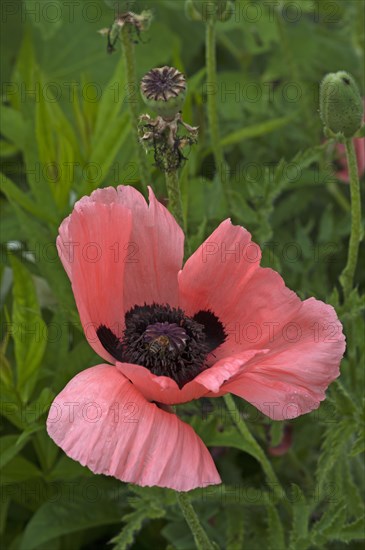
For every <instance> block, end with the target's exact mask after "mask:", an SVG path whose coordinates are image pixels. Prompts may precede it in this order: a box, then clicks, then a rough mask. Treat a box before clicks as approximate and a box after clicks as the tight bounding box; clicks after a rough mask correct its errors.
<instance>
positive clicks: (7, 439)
mask: <svg viewBox="0 0 365 550" xmlns="http://www.w3.org/2000/svg"><path fill="white" fill-rule="evenodd" d="M28 440H29V436H28V437H25V438H23V440H22V441H21V442H19V435H4V436H2V437H0V450H1V455H0V468H3V467H4V466H5V465H6V464H7V463H8V462H10V460H12V459H13V458H14V457H15V456H16V455H17V454H18V453H20V451H21V450H22V448H23V447H24V445H25V444H26V443H27V442H28Z"/></svg>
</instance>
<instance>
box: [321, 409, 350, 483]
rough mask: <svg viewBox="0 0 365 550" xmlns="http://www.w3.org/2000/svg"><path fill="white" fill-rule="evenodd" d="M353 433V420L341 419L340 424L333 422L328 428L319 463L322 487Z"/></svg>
mask: <svg viewBox="0 0 365 550" xmlns="http://www.w3.org/2000/svg"><path fill="white" fill-rule="evenodd" d="M352 433H353V425H352V422H349V421H348V420H346V419H345V420H342V421H340V422H339V423H338V424H335V425H333V424H331V426H330V427H328V428H327V430H326V434H325V438H324V440H323V443H322V448H321V454H320V456H319V460H318V465H317V480H318V484H319V486H320V487H322V486H323V483H324V482H325V480H326V479H327V477H328V476H329V474H330V473H331V471H332V469H333V467H334V465H335V464H336V462H337V460H339V459H340V456H341V454H342V451H343V449H344V447H345V445H346V444H347V441H348V438H349V437H350V436H351V435H352Z"/></svg>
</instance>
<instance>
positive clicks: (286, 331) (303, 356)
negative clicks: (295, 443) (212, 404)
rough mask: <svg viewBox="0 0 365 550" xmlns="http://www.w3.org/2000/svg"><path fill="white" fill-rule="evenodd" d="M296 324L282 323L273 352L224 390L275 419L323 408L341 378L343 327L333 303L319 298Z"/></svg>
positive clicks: (253, 363)
mask: <svg viewBox="0 0 365 550" xmlns="http://www.w3.org/2000/svg"><path fill="white" fill-rule="evenodd" d="M290 323H291V324H290V326H289V325H288V324H287V325H281V326H279V327H276V329H277V330H276V334H275V333H274V335H273V341H272V343H271V349H270V352H269V353H267V354H266V355H264V356H255V357H254V358H253V359H252V360H250V361H249V362H248V363H246V365H245V367H244V368H243V369H242V370H241V371H240V372H239V373H238V375H237V376H235V377H233V378H231V379H230V380H229V381H228V382H227V383H226V384H224V386H223V387H222V388H221V394H222V393H225V392H230V393H233V394H235V395H238V396H240V397H242V398H243V399H245V400H246V401H248V402H249V403H251V404H252V405H254V406H255V407H257V408H258V409H259V410H260V411H262V412H263V413H264V414H266V415H267V416H270V418H272V419H274V420H285V419H288V418H295V417H297V416H299V415H301V414H304V413H307V412H310V411H311V410H313V409H316V408H318V406H319V404H320V401H322V400H323V399H325V397H326V396H325V391H326V389H327V388H328V386H329V384H330V383H331V382H332V381H333V380H335V378H337V377H338V376H339V365H340V362H341V359H342V356H343V353H344V350H345V337H344V335H343V333H342V325H341V323H340V321H339V320H338V318H337V315H336V312H335V310H334V309H333V307H332V306H329V305H327V304H324V303H323V302H320V301H318V300H315V299H314V298H309V299H308V300H305V301H304V302H303V303H302V307H301V309H300V311H299V312H298V314H297V315H296V317H295V318H293V319H292V320H291V322H290Z"/></svg>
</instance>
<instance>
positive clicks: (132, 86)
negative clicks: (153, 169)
mask: <svg viewBox="0 0 365 550" xmlns="http://www.w3.org/2000/svg"><path fill="white" fill-rule="evenodd" d="M121 37H122V43H123V56H124V64H125V70H126V76H127V89H128V90H130V91H132V94H131V95H130V97H129V101H128V105H129V114H130V121H131V131H132V137H133V141H134V143H135V147H136V153H137V159H138V164H139V171H140V177H141V183H142V186H143V189H144V191H147V186H148V185H150V183H151V182H150V172H149V168H148V163H147V158H146V154H145V152H144V150H143V148H142V147H141V145H140V143H139V136H138V122H139V111H138V99H137V97H138V95H137V90H138V86H137V75H136V62H135V56H134V44H133V40H132V39H131V37H130V27H129V25H123V27H122V30H121Z"/></svg>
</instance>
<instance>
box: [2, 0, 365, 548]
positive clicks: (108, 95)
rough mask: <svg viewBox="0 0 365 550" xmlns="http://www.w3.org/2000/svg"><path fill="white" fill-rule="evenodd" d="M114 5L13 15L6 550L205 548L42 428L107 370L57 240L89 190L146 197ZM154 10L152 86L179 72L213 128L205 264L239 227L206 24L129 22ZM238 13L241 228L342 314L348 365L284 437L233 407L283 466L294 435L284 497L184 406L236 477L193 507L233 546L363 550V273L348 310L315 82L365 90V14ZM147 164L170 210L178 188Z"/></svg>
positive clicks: (226, 56) (203, 144) (288, 8)
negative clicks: (56, 406) (110, 40)
mask: <svg viewBox="0 0 365 550" xmlns="http://www.w3.org/2000/svg"><path fill="white" fill-rule="evenodd" d="M47 4H48V7H47V8H46V6H47ZM50 4H52V6H50ZM110 4H112V2H102V1H101V0H100V1H99V0H93V1H91V2H88V1H85V2H77V1H74V2H63V1H62V0H54V1H53V2H47V1H44V2H34V1H32V0H27V1H23V2H21V1H20V0H19V1H16V0H14V1H12V2H9V1H8V2H7V1H4V2H2V3H1V9H2V26H3V29H2V39H1V40H2V52H3V53H2V64H1V71H2V75H1V78H2V107H1V115H2V152H1V164H2V174H3V175H2V178H1V185H2V187H1V190H2V199H1V201H2V218H1V246H2V255H1V273H2V284H1V309H2V319H3V320H2V325H1V330H2V335H1V341H2V344H1V371H0V373H1V385H2V397H1V400H2V401H1V418H2V432H1V436H0V443H1V448H2V454H1V462H0V467H1V482H2V496H1V505H2V506H1V522H0V528H1V533H2V537H3V544H4V546H3V547H4V548H7V549H9V550H18V549H19V550H33V549H39V550H43V549H49V548H52V549H54V550H58V549H59V550H63V549H67V550H78V549H85V550H86V549H88V550H91V549H94V548H107V547H110V546H109V545H108V541H110V540H111V539H113V538H114V542H113V543H112V544H114V546H115V548H119V549H122V548H127V547H131V548H133V549H137V548H138V549H139V548H140V549H143V548H146V549H147V548H151V547H152V548H170V549H172V548H174V549H179V550H183V549H186V550H188V549H190V548H194V542H193V539H192V536H191V534H190V532H189V529H188V527H187V525H186V523H185V521H184V519H183V518H182V516H181V512H180V511H179V509H178V508H177V506H176V501H175V495H174V494H173V492H172V491H168V490H162V489H143V490H142V489H140V488H138V487H135V486H127V485H126V484H123V483H120V482H118V481H117V480H114V479H113V478H106V477H104V476H95V475H93V474H91V473H90V472H89V470H87V469H86V468H83V467H81V466H80V465H79V464H78V463H76V462H74V461H72V460H70V459H68V458H67V457H66V456H65V454H64V453H63V452H61V451H60V450H59V449H58V448H57V447H56V446H55V445H54V443H53V442H52V441H51V440H50V438H49V437H48V436H47V434H46V431H45V419H46V416H47V408H48V407H49V404H50V403H51V401H52V399H53V398H54V396H55V395H56V394H57V393H58V392H59V391H60V390H61V389H62V388H63V387H64V386H65V384H66V383H67V382H68V381H69V380H70V379H71V378H72V377H73V376H74V375H75V374H76V373H77V372H79V371H80V370H83V369H85V368H87V367H89V366H92V365H95V364H97V363H98V362H99V359H98V357H97V356H95V354H94V352H93V350H92V349H91V348H90V347H89V345H88V344H87V342H86V340H85V338H84V336H83V334H82V332H81V330H80V323H79V319H78V315H77V311H76V308H75V304H74V300H73V296H72V292H71V288H70V285H69V282H68V280H67V278H66V275H65V273H64V271H63V268H62V266H61V264H60V262H59V260H58V258H57V255H56V252H55V247H54V243H55V238H56V235H57V228H58V226H59V224H60V222H61V220H62V219H63V218H64V217H65V216H66V215H68V214H69V212H70V210H71V208H72V204H73V203H74V201H75V200H76V199H77V198H79V197H80V196H82V195H84V194H85V193H89V192H90V191H92V189H94V188H96V187H100V186H104V185H117V184H120V183H129V184H132V185H135V186H136V187H139V176H138V164H137V162H136V158H135V156H134V147H133V142H132V140H131V139H130V126H129V118H128V112H127V107H128V101H140V99H139V92H138V83H136V86H135V87H133V89H131V88H128V87H126V84H125V73H124V69H123V63H122V57H121V47H120V45H118V46H117V52H116V53H114V54H113V55H107V54H106V39H105V37H101V36H100V35H98V34H97V31H98V30H99V29H101V28H103V27H109V26H110V25H111V23H112V21H113V19H114V12H113V10H112V9H111V7H110ZM146 7H148V8H151V9H152V10H153V12H154V21H153V23H152V26H151V28H150V30H149V31H148V32H147V33H146V34H145V35H144V36H143V38H142V40H138V39H137V38H136V39H137V42H138V43H137V44H136V48H135V50H136V56H137V72H138V78H140V77H142V76H143V75H144V74H145V72H146V71H147V70H149V69H150V68H153V67H157V66H162V65H165V64H170V65H173V66H175V67H177V68H178V69H180V70H182V71H183V72H184V73H185V74H186V75H187V77H188V83H189V94H188V99H187V101H186V104H185V107H184V112H183V116H184V120H186V121H187V122H188V123H190V124H193V125H196V126H199V128H200V137H199V143H198V145H197V146H196V147H195V148H192V149H191V151H190V152H189V155H188V156H189V159H188V161H187V162H186V163H185V165H184V167H183V169H182V171H181V185H182V193H183V203H184V213H185V216H186V220H187V227H188V238H189V241H190V245H191V248H192V249H195V248H196V247H197V246H198V245H199V244H200V243H201V242H202V240H203V239H204V238H205V237H206V236H207V235H209V233H210V232H211V230H212V229H214V228H215V227H216V226H217V224H218V223H219V222H220V221H221V220H222V219H224V218H225V217H227V215H228V214H227V207H226V204H225V201H224V197H223V193H222V182H220V181H219V179H218V178H217V177H216V176H215V174H214V161H213V157H212V151H211V144H210V141H209V131H208V128H207V117H206V94H207V93H209V87H207V85H206V84H205V69H204V26H203V24H202V23H198V22H191V21H189V20H187V18H186V17H185V13H184V2H182V1H180V0H179V1H171V0H170V1H163V0H160V1H155V2H139V3H138V2H137V3H135V5H134V7H133V9H134V11H136V12H138V11H140V10H141V9H144V8H146ZM236 14H238V16H237V15H236V16H235V17H234V18H233V19H232V20H231V21H229V22H226V23H219V24H218V25H217V33H218V41H217V58H218V76H219V85H218V90H217V94H218V95H217V99H218V109H219V117H220V125H221V134H222V143H223V145H224V152H225V155H226V158H227V160H228V162H229V167H230V172H229V173H228V174H227V177H229V178H230V179H231V184H232V186H233V189H234V198H235V200H234V204H235V210H234V212H232V213H231V216H232V218H233V221H234V222H235V223H239V224H242V225H244V226H245V227H246V228H247V229H248V230H249V231H250V232H251V233H252V234H253V238H254V239H255V240H256V241H257V242H259V243H260V245H261V246H262V248H263V251H264V263H265V265H270V266H271V267H274V268H275V269H277V270H278V271H279V272H280V273H281V274H282V275H283V277H284V279H285V281H286V283H287V285H288V286H289V287H290V288H292V289H294V290H295V291H296V292H298V294H299V295H300V296H301V297H302V298H306V297H309V296H315V297H317V298H319V299H322V300H325V301H327V302H329V303H332V304H333V305H334V306H335V307H336V309H337V311H338V313H339V315H340V317H341V320H342V322H343V323H344V327H345V332H346V335H347V340H348V349H347V353H346V357H345V359H344V360H343V363H342V375H341V378H340V379H339V381H337V382H336V383H334V384H332V386H331V388H330V390H329V392H328V399H327V400H326V401H325V402H324V403H323V404H322V405H321V407H320V409H319V410H318V411H315V412H313V413H311V414H309V415H305V416H304V417H300V418H298V419H295V420H291V421H288V422H286V423H275V422H271V421H270V420H269V419H268V418H266V417H264V416H263V415H262V414H260V413H258V412H257V411H256V410H255V409H253V408H252V407H250V406H248V405H247V404H246V403H244V402H242V401H240V400H237V401H236V403H237V405H238V406H239V407H240V408H241V412H242V415H243V416H244V418H245V419H246V422H247V423H248V425H249V427H250V429H251V431H252V433H253V434H254V436H255V438H256V439H257V440H258V441H259V443H260V445H261V446H262V448H263V449H264V451H265V452H266V453H269V456H270V448H272V447H273V446H275V445H277V444H278V443H279V442H280V441H281V439H282V435H283V433H284V432H285V433H286V434H288V433H289V432H290V433H291V437H292V443H291V445H290V447H289V448H288V449H287V452H285V453H284V454H283V455H282V456H270V460H271V461H272V465H273V467H274V469H275V472H276V473H277V475H278V477H279V479H280V481H281V483H282V486H283V487H284V491H285V492H284V495H283V499H282V500H281V501H279V502H277V501H276V499H275V498H274V496H273V487H270V486H269V485H268V484H267V482H266V480H265V476H264V474H263V471H262V469H261V467H260V464H259V462H258V461H257V460H256V459H255V458H254V456H251V455H254V452H253V450H250V448H247V445H245V444H244V442H242V441H240V437H239V436H238V434H237V432H236V430H235V427H234V425H233V423H232V420H230V419H229V417H228V415H227V413H226V412H225V409H224V406H223V402H221V400H220V399H216V400H213V401H209V402H208V401H204V400H203V401H201V402H197V403H192V404H189V405H184V406H179V407H178V414H179V415H180V416H181V417H182V418H184V419H185V420H186V421H188V422H190V423H191V424H192V425H193V426H194V428H195V429H196V431H197V432H198V433H199V434H200V435H201V437H202V438H203V440H204V441H205V442H206V444H207V445H209V446H210V448H211V451H212V453H213V456H214V458H215V460H216V463H217V467H218V469H219V471H220V473H221V476H222V478H223V480H224V485H222V486H219V487H215V488H210V489H209V490H207V489H205V490H196V491H194V492H193V493H192V494H191V497H192V499H193V503H194V506H195V508H196V510H197V512H198V513H199V515H200V517H201V519H202V521H203V523H204V525H205V528H206V529H207V531H208V533H209V535H210V536H211V538H212V539H213V540H215V541H216V542H217V544H218V545H219V546H220V547H221V548H228V549H230V550H235V549H240V548H248V549H249V550H254V549H256V548H257V549H260V548H263V547H264V548H272V549H274V550H278V549H280V548H292V549H295V550H298V549H306V548H331V549H332V548H333V549H336V550H337V549H342V548H345V547H346V548H354V549H357V548H360V547H361V540H362V539H363V535H364V522H363V499H362V491H363V488H364V472H363V463H362V454H361V453H362V452H363V450H364V438H363V423H364V415H363V408H362V400H363V356H364V346H363V330H364V323H363V318H362V309H363V303H364V302H363V299H361V297H360V296H361V291H363V289H364V272H363V271H362V272H361V271H360V269H358V273H357V281H356V284H357V287H358V291H354V292H353V294H352V296H351V300H350V302H349V303H346V304H343V303H342V301H341V293H340V292H339V285H338V276H339V274H340V272H341V270H342V268H343V266H344V264H345V262H346V254H347V252H346V251H347V243H348V238H349V230H350V213H349V188H348V186H347V185H346V184H343V183H340V182H339V181H338V180H336V177H335V166H334V165H333V156H334V155H333V149H330V148H329V147H328V146H327V145H323V139H324V138H323V134H322V128H321V123H320V120H319V116H318V85H319V82H320V80H321V79H322V77H323V76H324V75H325V74H326V73H327V72H330V71H337V70H342V69H344V70H348V71H349V72H351V73H352V74H353V76H354V77H355V79H356V80H357V82H358V84H359V86H360V88H361V91H362V93H363V92H364V74H363V72H362V67H363V66H364V59H363V52H364V27H365V25H364V2H363V0H347V1H342V0H331V1H325V0H314V1H312V0H295V1H292V2H287V1H284V0H281V1H280V2H279V1H276V2H274V1H268V0H266V1H260V0H257V1H249V0H240V1H239V2H236ZM208 84H209V83H208ZM29 90H33V93H29V92H28V91H29ZM233 90H234V93H231V92H232V91H233ZM363 95H364V93H363ZM142 112H144V108H143V106H142V105H141V113H142ZM150 160H151V182H152V183H153V186H154V189H155V191H156V192H157V195H158V196H159V198H160V199H163V198H164V197H165V196H166V190H165V184H164V179H163V176H162V175H161V174H160V173H159V172H158V171H157V170H156V169H155V168H154V167H153V166H152V159H150ZM362 183H363V182H362ZM161 452H163V451H161ZM250 453H251V454H250Z"/></svg>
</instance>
